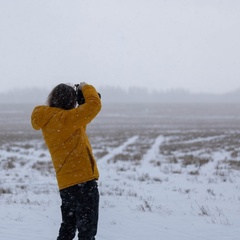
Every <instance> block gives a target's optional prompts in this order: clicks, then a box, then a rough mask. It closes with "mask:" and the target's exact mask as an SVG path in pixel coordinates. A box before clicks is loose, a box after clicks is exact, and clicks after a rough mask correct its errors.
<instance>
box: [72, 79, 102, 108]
mask: <svg viewBox="0 0 240 240" xmlns="http://www.w3.org/2000/svg"><path fill="white" fill-rule="evenodd" d="M74 86H75V88H76V89H75V90H76V97H77V100H76V101H77V103H78V105H81V104H84V103H85V99H84V96H83V92H82V90H81V89H79V84H75V85H74ZM98 96H99V97H100V98H101V94H100V93H98Z"/></svg>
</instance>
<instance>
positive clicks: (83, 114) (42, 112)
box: [31, 82, 101, 240]
mask: <svg viewBox="0 0 240 240" xmlns="http://www.w3.org/2000/svg"><path fill="white" fill-rule="evenodd" d="M78 87H79V90H81V91H82V94H83V96H84V100H85V103H83V104H81V105H78V104H77V95H76V90H75V89H74V87H72V86H70V85H67V84H63V83H61V84H59V85H57V86H56V87H55V88H54V89H53V90H52V91H51V93H50V94H49V96H48V101H47V105H42V106H36V107H35V108H34V110H33V112H32V115H31V123H32V126H33V128H34V129H35V130H40V129H41V130H42V134H43V137H44V140H45V143H46V145H47V147H48V150H49V152H50V155H51V158H52V162H53V166H54V169H55V171H56V178H57V183H58V187H59V192H60V197H61V201H62V203H61V213H62V223H61V226H60V229H59V235H58V237H57V240H72V239H74V237H75V235H76V232H77V231H78V239H81V240H94V239H95V236H96V234H97V225H98V209H99V191H98V184H97V180H98V178H99V172H98V168H97V164H96V160H95V158H94V155H93V153H92V147H91V144H90V141H89V139H88V136H87V133H86V126H87V125H88V124H89V123H90V122H91V121H92V120H93V119H94V118H95V117H96V116H97V114H98V113H99V112H100V110H101V99H100V94H98V92H97V91H96V89H95V88H94V87H93V86H92V85H89V84H86V83H85V82H82V83H80V84H79V86H78Z"/></svg>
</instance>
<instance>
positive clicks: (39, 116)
mask: <svg viewBox="0 0 240 240" xmlns="http://www.w3.org/2000/svg"><path fill="white" fill-rule="evenodd" d="M60 111H61V109H59V108H52V107H48V106H37V107H35V108H34V110H33V112H32V116H31V120H32V126H33V128H34V129H35V130H39V129H41V128H43V127H44V126H45V125H46V124H47V123H48V122H49V120H50V119H51V118H52V117H53V116H54V115H56V114H57V113H58V112H60Z"/></svg>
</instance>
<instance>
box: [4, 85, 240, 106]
mask: <svg viewBox="0 0 240 240" xmlns="http://www.w3.org/2000/svg"><path fill="white" fill-rule="evenodd" d="M98 91H99V92H100V93H101V95H102V101H103V102H105V103H158V102H159V103H164V102H170V103H184V102H187V103H188V102H190V103H191V102H192V103H196V102H199V103H211V102H213V103H215V102H216V103H219V102H225V103H228V102H229V103H231V102H237V103H239V102H240V89H239V90H236V91H233V92H229V93H224V94H206V93H191V92H189V91H187V90H184V89H171V90H168V91H157V90H154V91H148V90H147V89H145V88H141V87H130V88H128V89H123V88H119V87H112V86H106V87H101V88H99V89H98ZM48 94H49V90H46V89H40V88H26V89H14V90H11V91H9V92H4V93H0V103H37V104H45V103H46V100H47V97H48Z"/></svg>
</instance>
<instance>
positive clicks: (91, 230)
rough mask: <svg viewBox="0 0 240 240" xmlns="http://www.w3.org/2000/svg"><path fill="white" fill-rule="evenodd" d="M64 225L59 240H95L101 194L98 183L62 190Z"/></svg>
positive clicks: (87, 183)
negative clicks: (75, 239)
mask: <svg viewBox="0 0 240 240" xmlns="http://www.w3.org/2000/svg"><path fill="white" fill-rule="evenodd" d="M60 196H61V199H62V206H61V211H62V223H61V227H60V230H59V236H58V238H57V240H72V239H73V238H74V236H75V234H76V230H78V239H79V240H95V236H96V234H97V224H98V206H99V192H98V185H97V181H95V180H92V181H89V182H86V183H82V184H78V185H74V186H72V187H68V188H65V189H63V190H60Z"/></svg>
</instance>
